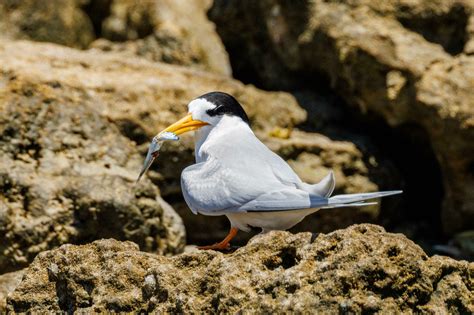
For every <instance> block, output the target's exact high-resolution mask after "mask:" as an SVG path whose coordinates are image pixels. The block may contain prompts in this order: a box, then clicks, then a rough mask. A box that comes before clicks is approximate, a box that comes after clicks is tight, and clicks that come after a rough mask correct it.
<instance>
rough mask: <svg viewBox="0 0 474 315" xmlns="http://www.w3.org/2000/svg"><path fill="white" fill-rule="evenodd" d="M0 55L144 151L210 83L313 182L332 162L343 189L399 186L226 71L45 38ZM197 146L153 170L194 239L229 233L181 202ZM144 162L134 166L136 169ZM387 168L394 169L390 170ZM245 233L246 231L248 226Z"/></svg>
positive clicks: (171, 148) (321, 220)
mask: <svg viewBox="0 0 474 315" xmlns="http://www.w3.org/2000/svg"><path fill="white" fill-rule="evenodd" d="M0 62H1V64H2V66H1V67H2V71H3V72H4V73H6V74H8V76H6V79H5V80H6V81H8V80H9V79H8V78H9V76H10V77H17V78H21V79H22V81H26V82H32V83H35V84H37V85H41V86H43V85H46V86H47V87H48V89H47V91H49V90H51V91H53V92H54V93H55V95H59V96H61V97H63V98H67V99H69V98H72V99H73V100H75V99H77V98H79V99H84V100H85V101H84V102H87V103H88V104H91V105H92V104H93V107H94V108H95V110H96V111H98V112H99V113H100V114H101V116H103V117H105V118H106V119H107V120H108V122H109V123H110V124H115V125H116V126H118V128H119V130H120V131H121V132H122V134H124V135H125V136H127V137H128V138H130V139H132V140H134V141H135V142H136V143H137V144H139V145H140V147H139V148H140V150H141V152H142V154H143V155H144V154H145V153H146V150H147V146H148V144H149V139H151V137H152V136H154V135H155V134H156V133H157V132H158V131H159V130H161V129H162V128H164V127H165V126H167V125H168V124H170V123H172V122H174V121H176V120H177V119H178V118H180V117H181V116H182V115H184V113H185V111H186V104H187V103H188V102H189V101H190V100H191V99H193V98H195V97H196V96H199V95H201V94H203V93H206V92H209V91H212V90H223V91H227V92H229V93H231V94H232V95H234V96H236V97H237V98H238V99H239V100H240V101H241V102H242V103H243V105H244V107H245V109H246V110H247V113H248V114H249V117H250V120H251V122H252V126H253V128H254V130H256V132H257V133H258V135H259V137H260V138H261V139H262V140H264V141H265V143H267V144H268V145H270V146H271V147H272V148H273V149H274V150H276V151H277V152H278V153H279V154H281V155H282V156H284V157H285V158H287V159H289V160H290V161H291V164H292V166H293V167H295V169H296V170H297V171H298V172H299V174H300V175H302V176H303V177H304V178H305V179H307V180H308V181H311V182H315V181H317V180H319V179H321V178H322V177H323V176H324V175H326V174H327V171H328V169H329V168H335V169H336V178H337V180H338V182H339V184H338V191H339V192H347V193H350V192H354V191H371V190H377V189H380V188H389V187H390V188H393V187H399V185H398V184H395V183H393V182H390V185H389V184H386V182H387V181H386V179H384V178H392V177H394V176H387V175H386V174H384V175H383V176H378V177H376V179H372V177H370V178H371V179H370V180H369V179H368V175H369V174H368V173H369V170H370V171H374V170H377V169H385V166H384V164H383V163H382V162H381V161H378V160H377V159H375V158H373V157H371V155H370V153H368V154H367V156H365V155H363V154H362V152H361V151H360V150H359V149H357V148H356V147H355V146H354V145H353V144H351V143H349V142H342V141H331V140H329V139H328V138H326V137H323V136H321V135H319V134H315V133H305V132H300V131H296V130H295V131H293V132H290V130H291V129H292V128H293V127H294V126H295V125H297V124H300V123H302V122H303V121H304V120H305V119H306V113H305V111H304V110H302V109H301V108H300V107H299V106H298V103H297V102H296V100H295V99H294V98H293V97H292V96H290V95H289V94H287V93H275V92H263V91H261V90H258V89H256V88H254V87H252V86H244V85H243V84H242V83H240V82H238V81H235V80H230V79H228V78H225V77H222V76H216V75H212V74H209V73H204V72H199V71H195V70H191V69H186V68H183V67H177V66H170V65H165V64H158V63H151V62H147V61H145V60H143V59H139V58H123V55H122V54H120V53H108V54H104V53H101V52H98V51H85V52H82V51H76V50H72V49H68V48H62V47H57V46H53V45H48V44H37V43H27V42H5V43H4V44H3V46H2V48H1V49H0ZM51 86H52V87H51ZM63 98H61V99H63ZM68 102H72V101H69V100H67V101H66V103H68ZM74 102H75V101H74ZM285 137H289V139H285ZM104 142H105V140H104ZM106 145H107V146H112V145H113V144H112V143H107V144H106ZM114 147H117V146H116V145H114ZM119 147H120V146H119ZM192 152H193V143H192V138H191V137H186V136H184V137H182V140H181V141H180V142H178V143H170V145H167V146H164V148H163V150H162V154H161V158H160V160H159V161H158V163H155V165H154V166H153V170H152V171H151V172H149V177H150V179H151V180H152V181H153V182H154V183H155V184H158V185H159V186H160V188H161V194H162V196H164V197H165V198H169V200H172V201H173V206H176V207H177V208H178V210H179V213H180V214H181V215H182V216H184V220H185V224H186V226H187V228H188V232H189V233H188V234H189V235H198V234H199V235H200V236H196V237H195V238H194V237H191V238H190V240H192V241H193V242H199V243H201V242H202V243H204V242H209V240H212V241H215V240H216V239H218V238H220V237H221V236H223V235H224V234H225V233H226V232H227V229H228V223H227V219H226V218H225V217H221V218H208V217H204V216H194V215H192V214H191V212H190V211H189V210H188V208H187V207H186V206H184V207H183V204H182V196H181V191H180V181H179V178H180V174H181V170H182V169H183V168H184V167H185V166H187V165H190V164H192V163H193V160H194V157H193V154H192ZM318 156H319V157H318ZM310 157H311V158H310ZM313 158H314V161H312V159H313ZM371 161H372V162H371ZM377 163H379V165H378V166H377ZM139 168H140V167H138V166H137V167H136V172H138V170H139ZM130 170H131V168H130ZM388 174H392V175H393V171H392V172H391V171H388ZM130 176H132V177H134V176H136V173H133V171H132V173H130ZM395 182H396V181H395ZM379 184H380V185H382V187H379ZM180 205H181V206H180ZM336 213H339V215H335V214H336ZM378 214H379V208H378V207H375V208H364V209H357V210H354V211H352V210H349V209H346V210H345V211H336V212H335V213H328V212H327V214H324V212H322V213H321V214H318V215H317V216H316V218H317V219H318V223H317V224H316V223H315V220H311V221H310V222H312V223H308V224H310V225H311V226H313V228H312V229H311V230H314V226H315V225H316V226H317V228H318V229H319V228H321V229H322V228H323V227H324V229H323V231H328V230H330V229H334V228H337V227H345V226H347V225H348V224H350V223H353V222H363V221H364V220H365V221H367V220H374V219H376V218H377V217H378ZM353 219H354V220H355V221H352V220H353ZM210 223H212V224H214V226H216V227H219V228H217V229H216V230H215V233H216V234H214V233H209V229H208V226H209V224H210ZM206 235H207V236H206ZM241 236H242V237H244V238H246V234H245V233H242V234H241Z"/></svg>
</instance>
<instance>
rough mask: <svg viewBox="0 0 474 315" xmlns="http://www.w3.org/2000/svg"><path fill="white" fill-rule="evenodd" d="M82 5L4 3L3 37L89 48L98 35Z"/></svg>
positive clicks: (60, 0)
mask: <svg viewBox="0 0 474 315" xmlns="http://www.w3.org/2000/svg"><path fill="white" fill-rule="evenodd" d="M80 3H81V1H78V0H49V1H37V0H21V1H17V0H4V1H1V2H0V32H1V36H2V37H9V38H17V39H30V40H35V41H40V42H53V43H57V44H61V45H66V46H71V47H77V48H86V47H87V46H88V45H89V44H90V43H91V42H92V41H93V40H94V38H95V34H94V28H93V25H92V22H91V21H90V19H89V17H88V16H87V15H86V13H85V12H84V11H82V10H81V8H80Z"/></svg>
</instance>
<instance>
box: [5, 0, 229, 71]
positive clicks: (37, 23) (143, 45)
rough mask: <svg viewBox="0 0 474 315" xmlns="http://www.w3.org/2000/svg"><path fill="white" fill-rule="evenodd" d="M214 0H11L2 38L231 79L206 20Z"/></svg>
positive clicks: (8, 2)
mask: <svg viewBox="0 0 474 315" xmlns="http://www.w3.org/2000/svg"><path fill="white" fill-rule="evenodd" d="M210 4H211V1H210V0H197V1H182V0H179V1H171V0H159V1H157V0H143V1H134V0H64V1H63V0H51V1H37V0H24V1H23V0H21V1H17V0H6V1H2V2H1V3H0V32H1V35H0V36H1V37H6V38H10V39H29V40H34V41H41V42H53V43H56V44H61V45H66V46H70V47H75V48H81V49H85V48H89V47H93V48H98V49H101V50H103V51H111V50H118V51H122V52H124V56H123V58H127V57H131V56H134V55H138V56H141V57H144V58H147V59H149V60H152V61H162V62H166V63H172V64H180V65H186V66H190V67H195V68H199V69H205V70H208V71H211V72H214V73H219V74H222V75H225V76H230V75H231V68H230V64H229V59H228V56H227V53H226V51H225V49H224V46H223V44H222V42H221V40H220V38H219V37H218V35H217V34H216V32H215V30H214V25H213V24H212V22H210V21H209V20H208V19H207V17H206V11H207V9H208V7H209V6H210Z"/></svg>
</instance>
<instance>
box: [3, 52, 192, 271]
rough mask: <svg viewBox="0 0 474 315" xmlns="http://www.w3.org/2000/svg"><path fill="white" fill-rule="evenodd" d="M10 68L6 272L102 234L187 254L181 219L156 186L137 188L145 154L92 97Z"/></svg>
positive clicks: (6, 84) (6, 83)
mask: <svg viewBox="0 0 474 315" xmlns="http://www.w3.org/2000/svg"><path fill="white" fill-rule="evenodd" d="M4 61H5V60H4ZM11 66H12V64H11V63H10V65H9V66H6V64H5V63H3V64H2V66H1V71H2V72H1V73H2V75H1V77H0V82H1V88H0V152H1V154H0V191H1V192H2V194H1V196H0V230H1V231H2V242H1V244H0V270H3V271H7V270H9V269H13V268H18V267H20V266H24V265H26V264H27V263H29V262H30V261H31V260H32V259H33V258H34V257H35V255H36V254H38V253H39V252H41V251H43V250H46V249H50V248H52V247H56V246H58V245H61V244H64V243H70V242H74V243H77V242H88V241H91V240H94V239H97V238H102V237H115V238H117V239H124V240H133V241H135V242H136V243H138V244H139V245H140V247H141V248H142V249H143V250H147V251H158V252H160V253H163V254H172V253H178V252H180V251H181V250H182V248H183V246H184V228H183V225H182V222H181V219H180V218H179V217H178V216H177V215H176V214H175V213H174V210H173V209H171V208H170V206H169V205H167V204H166V203H165V202H164V201H163V200H162V199H161V197H160V195H159V191H158V189H157V188H156V187H155V186H154V185H152V184H151V182H149V181H144V182H143V183H141V184H140V185H134V180H135V177H136V170H137V169H139V168H140V166H141V163H142V157H141V156H140V155H139V154H138V153H137V149H136V147H135V146H134V145H133V144H132V143H131V142H130V141H129V139H128V138H126V137H124V136H123V135H122V134H121V133H120V132H119V130H118V129H117V128H116V126H114V125H112V124H110V123H109V122H108V121H107V119H106V118H105V117H102V116H101V115H100V114H99V112H98V111H97V110H96V109H95V108H94V107H95V106H94V100H93V99H91V97H89V96H88V95H87V94H86V93H84V91H78V90H75V89H74V88H72V87H68V86H65V85H62V83H59V82H57V81H55V82H51V81H49V82H44V81H43V82H40V80H33V79H31V78H27V77H23V76H22V74H21V72H20V71H14V70H11V69H9V70H7V69H6V68H9V67H11Z"/></svg>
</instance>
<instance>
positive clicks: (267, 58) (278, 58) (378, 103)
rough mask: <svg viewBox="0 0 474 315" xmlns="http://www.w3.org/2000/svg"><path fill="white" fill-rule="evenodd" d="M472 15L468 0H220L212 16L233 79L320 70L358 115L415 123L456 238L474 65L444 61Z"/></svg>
mask: <svg viewBox="0 0 474 315" xmlns="http://www.w3.org/2000/svg"><path fill="white" fill-rule="evenodd" d="M472 8H473V5H472V1H408V2H407V1H397V0H393V1H384V2H375V1H364V0H360V1H357V0H354V1H344V2H341V1H301V2H298V5H293V4H291V5H290V4H289V3H288V2H285V1H277V0H275V1H258V2H251V1H230V2H228V1H216V2H215V5H214V7H213V9H212V11H211V14H210V16H211V18H212V19H213V20H214V21H215V22H216V24H217V25H218V31H219V33H220V35H221V36H222V38H223V40H224V42H225V44H226V47H227V48H228V50H229V51H230V52H231V53H234V52H235V54H236V55H232V58H233V60H236V61H235V64H234V65H233V66H234V69H235V72H236V74H238V73H242V76H245V75H246V74H247V75H248V74H249V73H252V74H255V75H256V76H257V81H259V82H266V83H267V86H272V85H273V86H277V87H280V88H281V87H282V86H286V87H291V86H294V85H295V84H298V82H300V81H298V80H301V79H300V78H301V77H302V75H303V77H304V78H308V77H312V76H315V74H316V73H323V74H324V75H325V76H327V77H328V78H329V81H330V83H331V87H333V88H334V89H335V90H336V91H337V92H338V93H340V94H341V95H342V96H343V97H344V98H345V100H346V101H347V102H348V103H349V104H352V105H355V106H357V107H359V109H360V111H361V112H362V113H366V112H371V113H376V114H377V115H378V116H381V117H383V119H384V120H385V121H386V122H387V123H388V124H389V125H391V126H393V127H401V128H403V127H407V126H408V127H409V126H415V128H412V129H413V132H412V133H411V136H412V137H415V136H414V135H413V134H415V131H416V130H415V129H417V128H419V129H421V130H422V131H423V132H424V133H425V134H426V135H427V138H428V139H427V140H428V141H429V142H430V143H429V146H430V147H431V148H432V150H433V151H434V154H435V155H436V157H437V159H438V162H439V164H440V167H441V171H442V176H443V184H444V189H445V196H444V205H443V213H442V222H443V227H444V229H445V231H446V232H447V233H449V234H452V233H455V232H456V231H462V230H466V229H472V228H473V227H474V225H473V224H474V199H473V198H474V197H473V194H472V191H473V189H474V182H473V180H472V169H473V165H474V164H473V163H474V160H473V158H472V157H473V156H474V142H473V141H472V139H473V138H474V125H473V121H474V103H473V101H474V99H473V98H472V91H473V90H474V79H473V77H472V73H474V68H473V65H474V62H473V58H472V57H471V56H464V55H459V56H456V57H453V56H451V55H450V54H449V53H457V52H461V51H462V50H463V45H464V40H465V39H464V38H465V37H467V35H466V36H463V35H462V34H467V33H466V32H467V30H466V28H467V27H468V25H471V24H472V23H471V24H469V23H470V22H469V23H468V20H469V19H468V17H469V15H470V14H471V12H472ZM244 12H245V13H246V14H243V13H244ZM255 22H256V23H258V24H257V25H255ZM433 25H434V27H433ZM445 26H446V27H445ZM448 26H449V27H448ZM459 30H462V32H461V33H460V34H461V35H459ZM417 32H418V33H421V34H422V35H423V36H424V37H423V36H420V34H418V33H417ZM453 34H456V35H455V36H452V35H453ZM460 38H461V39H460ZM451 40H452V41H451ZM460 40H461V42H459V41H460ZM430 41H433V42H435V43H440V44H442V45H443V46H444V47H443V46H440V45H438V44H435V43H432V42H430ZM237 46H238V47H239V49H234V47H237ZM263 47H265V49H263ZM443 48H444V49H443ZM445 50H446V51H447V52H446V51H445ZM249 65H250V66H249ZM239 77H240V76H239ZM300 83H301V82H300ZM304 83H305V84H308V83H307V82H304ZM407 154H409V153H407ZM412 171H413V172H416V171H417V170H416V169H413V170H412Z"/></svg>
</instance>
